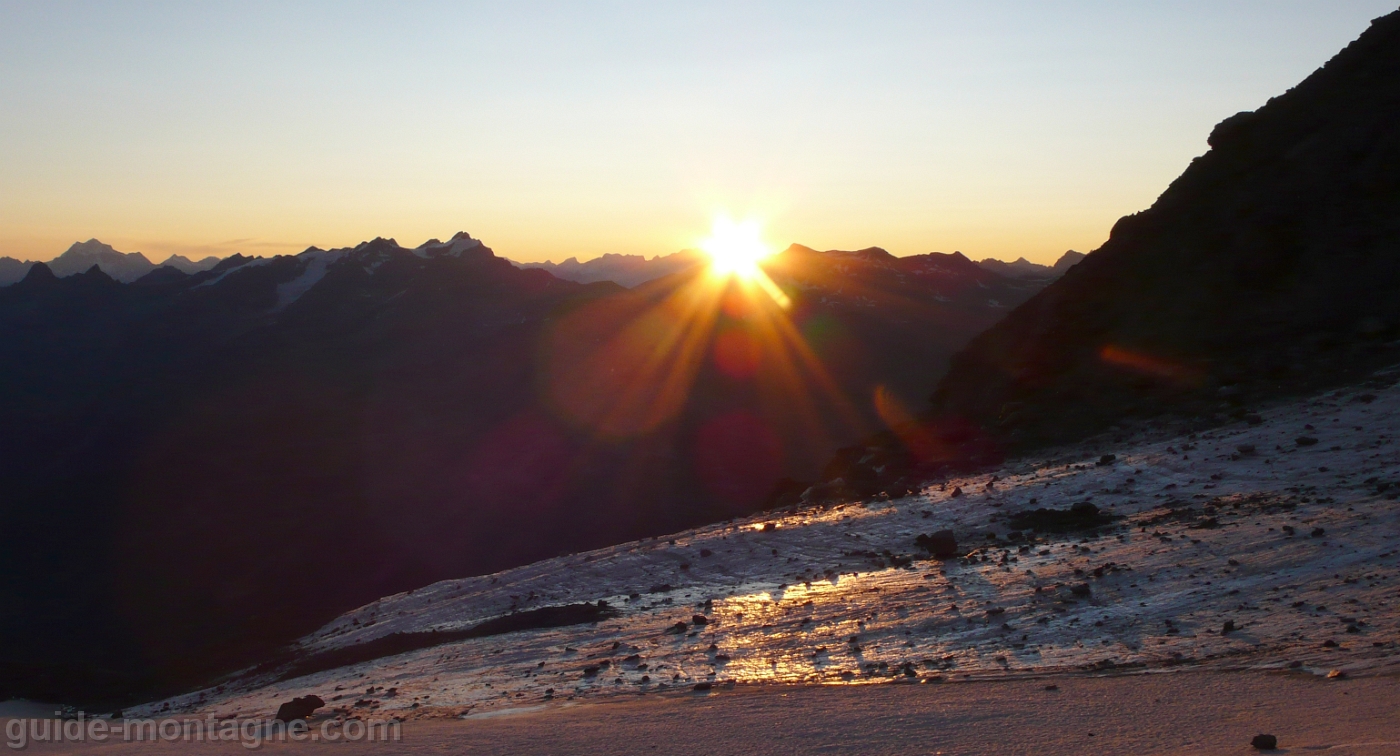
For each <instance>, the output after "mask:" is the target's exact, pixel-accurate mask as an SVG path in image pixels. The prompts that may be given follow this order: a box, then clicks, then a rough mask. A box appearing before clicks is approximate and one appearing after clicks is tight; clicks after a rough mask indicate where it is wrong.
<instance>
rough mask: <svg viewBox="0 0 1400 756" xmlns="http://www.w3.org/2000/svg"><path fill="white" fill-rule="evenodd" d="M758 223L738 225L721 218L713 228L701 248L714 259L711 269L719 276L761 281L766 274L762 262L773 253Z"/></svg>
mask: <svg viewBox="0 0 1400 756" xmlns="http://www.w3.org/2000/svg"><path fill="white" fill-rule="evenodd" d="M760 230H761V229H760V227H759V225H758V222H757V221H752V220H746V221H743V222H742V223H735V222H734V221H733V220H731V219H729V218H727V217H725V216H720V217H718V218H715V222H714V226H712V227H711V229H710V238H708V239H706V240H705V241H703V242H701V243H700V248H701V249H703V250H705V253H706V254H708V255H709V256H710V270H711V271H712V272H713V273H714V274H715V275H717V276H724V277H728V276H734V277H736V278H741V279H744V280H751V279H755V278H759V277H760V276H762V275H763V271H762V270H760V269H759V267H758V263H759V262H760V261H761V260H763V259H764V258H765V257H768V256H769V255H772V254H773V250H771V249H769V248H768V245H766V244H764V243H763V240H762V239H760V238H759V232H760Z"/></svg>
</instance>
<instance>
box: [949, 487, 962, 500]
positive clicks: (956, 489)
mask: <svg viewBox="0 0 1400 756" xmlns="http://www.w3.org/2000/svg"><path fill="white" fill-rule="evenodd" d="M959 496H962V486H955V487H954V488H953V492H952V493H950V494H948V498H950V499H956V498H958V497H959Z"/></svg>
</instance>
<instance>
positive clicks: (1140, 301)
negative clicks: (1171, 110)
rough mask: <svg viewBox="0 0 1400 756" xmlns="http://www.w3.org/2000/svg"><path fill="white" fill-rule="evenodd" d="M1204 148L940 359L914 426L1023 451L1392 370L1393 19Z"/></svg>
mask: <svg viewBox="0 0 1400 756" xmlns="http://www.w3.org/2000/svg"><path fill="white" fill-rule="evenodd" d="M1209 146H1210V150H1209V151H1208V152H1207V153H1206V154H1204V155H1203V156H1201V157H1199V158H1197V159H1196V160H1194V161H1192V163H1191V165H1190V167H1188V168H1187V169H1186V171H1185V172H1184V173H1183V174H1182V175H1181V177H1180V178H1178V179H1177V180H1176V181H1174V182H1173V183H1172V184H1171V186H1170V187H1168V188H1167V190H1166V191H1165V192H1163V194H1162V195H1161V197H1159V198H1158V200H1157V202H1156V203H1155V204H1153V205H1152V207H1151V208H1149V209H1147V210H1145V211H1143V212H1141V213H1137V214H1135V215H1131V216H1128V217H1125V218H1123V219H1122V220H1120V221H1119V222H1118V223H1117V224H1116V225H1115V226H1114V228H1113V231H1112V234H1111V236H1110V238H1109V240H1108V241H1107V242H1106V243H1105V244H1104V245H1103V246H1102V247H1101V248H1099V249H1098V250H1096V251H1094V252H1093V253H1091V254H1090V255H1089V256H1088V257H1087V258H1086V259H1085V260H1084V261H1083V262H1082V263H1080V264H1078V265H1077V266H1075V267H1074V268H1073V269H1071V270H1070V271H1069V272H1068V273H1067V274H1066V275H1065V276H1064V277H1063V278H1061V279H1060V280H1059V281H1057V282H1056V283H1054V284H1052V285H1051V286H1049V287H1048V288H1046V289H1045V290H1043V291H1042V292H1041V293H1039V294H1038V295H1036V296H1035V297H1033V298H1032V299H1031V300H1030V301H1028V302H1026V303H1025V304H1024V305H1022V306H1021V307H1019V308H1018V309H1017V310H1016V311H1014V312H1013V313H1011V314H1010V315H1009V316H1008V317H1007V318H1006V319H1004V320H1002V321H1001V322H1000V323H998V324H997V325H995V326H993V327H992V328H991V329H990V330H988V331H987V332H986V333H984V334H982V335H980V336H978V337H977V338H976V339H974V340H973V341H972V342H971V343H970V344H969V345H968V347H967V348H966V349H964V350H963V351H962V352H961V353H959V354H958V355H957V356H956V357H955V358H954V361H953V366H952V368H951V370H950V372H949V373H948V375H947V376H946V377H945V378H944V379H943V380H942V382H941V383H939V384H938V387H937V390H936V391H935V393H934V395H933V405H934V406H933V411H934V414H935V415H937V416H941V417H961V418H964V419H970V420H971V421H973V423H975V424H976V425H978V426H980V427H982V428H985V429H989V430H991V431H992V432H993V433H994V434H995V435H997V436H999V437H1000V438H1001V439H1002V440H1003V441H1005V442H1008V443H1010V444H1012V445H1013V446H1020V447H1026V446H1029V445H1035V444H1041V443H1046V442H1052V441H1057V440H1063V439H1068V438H1073V437H1076V436H1079V435H1082V434H1084V433H1088V432H1091V431H1094V430H1097V429H1102V428H1104V427H1107V426H1110V425H1112V424H1114V423H1117V422H1119V421H1120V420H1122V419H1124V418H1126V417H1133V416H1141V415H1153V414H1157V413H1160V412H1162V411H1165V410H1173V411H1177V410H1185V411H1187V412H1189V413H1193V414H1200V413H1205V414H1207V415H1209V414H1210V413H1214V412H1218V411H1222V407H1221V404H1222V401H1226V402H1230V403H1234V404H1239V403H1241V402H1248V401H1251V400H1253V399H1257V398H1261V397H1265V396H1270V395H1276V394H1278V393H1280V392H1291V391H1297V390H1301V389H1305V388H1307V387H1310V386H1316V385H1319V384H1323V383H1328V382H1333V381H1337V380H1340V379H1343V378H1345V377H1346V376H1349V375H1354V374H1355V373H1356V372H1357V371H1360V370H1364V369H1366V368H1368V367H1371V366H1374V365H1375V364H1377V363H1379V362H1385V361H1389V360H1394V359H1396V356H1397V352H1396V350H1395V349H1393V347H1392V346H1391V344H1390V342H1392V341H1393V340H1394V339H1395V338H1396V336H1397V335H1400V15H1396V14H1391V15H1388V16H1385V17H1383V18H1380V19H1378V20H1376V21H1375V22H1373V23H1372V26H1371V27H1370V29H1368V30H1367V31H1366V32H1365V33H1364V34H1363V35H1362V36H1361V37H1360V38H1359V39H1357V40H1356V41H1355V42H1354V43H1352V44H1351V45H1350V46H1348V47H1347V48H1346V49H1345V50H1343V51H1342V52H1341V53H1339V54H1338V55H1337V56H1336V57H1335V58H1333V59H1332V60H1331V61H1330V62H1328V63H1327V64H1326V65H1325V66H1323V67H1322V68H1321V69H1319V70H1318V71H1317V72H1315V73H1314V74H1313V75H1311V76H1309V77H1308V78H1307V79H1306V80H1305V81H1303V82H1302V83H1301V84H1299V85H1298V86H1297V87H1295V88H1293V89H1292V90H1290V91H1288V92H1287V93H1285V94H1282V95H1280V96H1278V97H1275V98H1273V99H1271V100H1270V101H1269V102H1268V103H1267V104H1265V105H1263V106H1262V107H1260V108H1259V109H1258V110H1256V111H1254V112H1247V113H1240V114H1238V115H1235V116H1232V117H1230V118H1227V119H1226V120H1224V121H1223V122H1221V123H1220V125H1219V126H1217V127H1216V128H1215V130H1214V131H1213V132H1212V133H1211V134H1210V138H1209ZM1224 410H1225V411H1229V408H1228V407H1227V408H1224Z"/></svg>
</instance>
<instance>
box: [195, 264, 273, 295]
mask: <svg viewBox="0 0 1400 756" xmlns="http://www.w3.org/2000/svg"><path fill="white" fill-rule="evenodd" d="M275 259H276V258H274V257H254V258H251V259H249V260H248V262H245V263H242V264H240V265H235V266H233V267H232V268H229V269H228V270H226V271H224V272H222V273H220V274H219V275H217V276H214V277H213V278H211V279H209V280H208V281H202V282H200V283H198V284H196V285H195V286H194V288H196V289H202V288H204V287H205V286H213V285H214V284H216V283H218V282H220V281H222V280H224V279H225V278H227V277H228V275H229V274H230V273H233V272H234V271H238V270H247V269H249V268H256V267H258V266H259V265H267V264H268V263H270V262H272V261H273V260H275Z"/></svg>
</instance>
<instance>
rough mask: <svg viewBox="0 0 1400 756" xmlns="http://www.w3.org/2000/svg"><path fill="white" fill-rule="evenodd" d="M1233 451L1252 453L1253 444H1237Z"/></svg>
mask: <svg viewBox="0 0 1400 756" xmlns="http://www.w3.org/2000/svg"><path fill="white" fill-rule="evenodd" d="M1235 451H1237V452H1239V453H1240V454H1253V453H1254V444H1240V445H1239V446H1236V447H1235Z"/></svg>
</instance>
